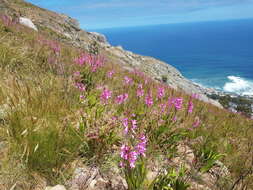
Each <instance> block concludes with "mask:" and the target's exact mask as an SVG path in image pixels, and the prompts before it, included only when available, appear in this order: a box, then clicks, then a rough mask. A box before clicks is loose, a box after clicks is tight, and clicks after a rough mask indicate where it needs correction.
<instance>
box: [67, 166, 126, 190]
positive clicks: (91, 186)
mask: <svg viewBox="0 0 253 190" xmlns="http://www.w3.org/2000/svg"><path fill="white" fill-rule="evenodd" d="M109 176H110V177H109ZM69 186H70V190H81V189H87V190H97V189H99V190H107V189H111V190H125V189H127V188H126V187H127V184H126V182H125V180H124V179H123V178H122V177H121V176H120V175H119V174H112V173H108V174H107V175H106V176H102V175H101V174H100V172H99V169H98V168H97V167H87V166H83V167H82V168H76V169H75V172H74V175H73V179H72V180H71V181H70V182H69Z"/></svg>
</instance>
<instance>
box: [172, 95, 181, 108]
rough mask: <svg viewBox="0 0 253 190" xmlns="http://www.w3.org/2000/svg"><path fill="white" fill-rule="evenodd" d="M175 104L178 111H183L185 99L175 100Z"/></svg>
mask: <svg viewBox="0 0 253 190" xmlns="http://www.w3.org/2000/svg"><path fill="white" fill-rule="evenodd" d="M173 104H174V106H175V108H176V110H180V109H182V106H183V98H175V99H174V100H173Z"/></svg>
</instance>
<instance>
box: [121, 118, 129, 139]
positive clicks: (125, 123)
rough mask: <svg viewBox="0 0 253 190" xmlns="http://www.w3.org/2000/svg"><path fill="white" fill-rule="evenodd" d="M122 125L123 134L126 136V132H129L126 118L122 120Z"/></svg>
mask: <svg viewBox="0 0 253 190" xmlns="http://www.w3.org/2000/svg"><path fill="white" fill-rule="evenodd" d="M122 123H123V126H124V127H125V129H124V133H125V135H126V134H127V133H128V130H129V127H128V118H124V119H123V122H122Z"/></svg>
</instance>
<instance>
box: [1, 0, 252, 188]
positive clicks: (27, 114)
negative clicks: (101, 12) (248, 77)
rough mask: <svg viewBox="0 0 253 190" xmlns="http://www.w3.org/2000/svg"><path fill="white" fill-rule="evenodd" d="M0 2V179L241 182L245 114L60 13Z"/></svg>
mask: <svg viewBox="0 0 253 190" xmlns="http://www.w3.org/2000/svg"><path fill="white" fill-rule="evenodd" d="M0 7H1V8H0V10H1V13H2V15H1V19H0V42H1V43H0V76H1V78H0V163H1V164H0V171H1V172H0V189H3V190H5V189H6V190H7V189H15V188H16V189H22V190H28V189H31V190H33V189H43V190H44V189H45V187H46V186H49V185H56V184H57V183H60V184H64V185H66V187H68V188H69V189H87V188H90V189H126V187H127V186H128V188H129V189H141V188H137V186H141V187H142V189H148V186H150V188H149V189H162V188H169V186H170V187H173V188H174V189H177V188H176V186H177V185H176V184H178V185H179V184H180V186H181V187H184V188H188V189H242V188H244V189H245V188H248V189H251V188H252V185H253V184H252V155H253V153H252V144H253V141H252V134H253V127H252V126H253V122H252V120H250V119H248V118H244V117H243V116H241V115H239V114H234V113H230V112H228V111H226V110H223V109H220V108H218V107H217V106H213V105H212V104H208V103H205V102H203V101H201V100H199V97H198V95H196V94H194V95H192V94H190V95H189V94H188V93H185V92H184V91H182V90H180V89H178V90H176V89H174V88H171V87H170V86H168V85H167V84H166V82H167V83H168V84H169V85H171V86H173V87H174V86H175V87H176V86H178V88H180V87H181V88H182V89H184V90H185V91H187V89H188V91H192V92H199V91H197V90H198V88H197V87H195V86H194V85H193V84H191V83H190V82H189V81H187V80H186V79H184V78H183V77H182V76H181V74H180V73H179V72H178V71H177V70H176V69H175V68H173V67H171V66H169V65H167V64H165V63H162V62H159V61H157V60H155V59H153V58H149V57H143V56H139V55H135V54H133V53H130V52H126V51H124V50H122V49H121V48H119V47H111V46H110V45H109V44H107V43H106V41H105V39H104V38H103V37H102V36H100V35H98V34H94V33H89V32H85V31H82V30H80V29H79V27H78V25H77V23H76V21H74V20H72V19H71V18H69V17H67V16H64V15H60V14H57V13H53V12H50V11H47V10H44V9H41V8H38V7H36V6H33V5H31V4H28V3H25V2H23V1H6V0H4V1H3V0H1V1H0ZM19 17H24V18H30V19H31V20H32V22H33V23H34V24H35V26H36V27H37V28H38V32H37V31H35V30H33V29H31V28H29V27H27V26H23V25H20V24H19V23H18V22H17V21H19ZM142 71H144V72H142ZM153 79H156V80H153ZM166 80H167V81H166ZM184 85H185V87H184ZM130 153H131V154H130ZM120 163H121V167H119V164H120ZM130 164H131V165H130ZM122 167H123V168H122ZM140 168H142V169H140ZM144 169H145V170H144ZM166 172H167V174H168V175H167V174H166ZM146 174H147V175H146ZM140 177H143V178H140ZM156 177H157V178H156ZM154 180H155V181H154ZM152 182H153V183H152ZM126 183H127V184H126ZM188 185H190V187H188Z"/></svg>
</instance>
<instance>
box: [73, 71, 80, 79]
mask: <svg viewBox="0 0 253 190" xmlns="http://www.w3.org/2000/svg"><path fill="white" fill-rule="evenodd" d="M80 75H81V73H80V71H76V72H74V74H73V76H74V77H76V78H77V77H80Z"/></svg>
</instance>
